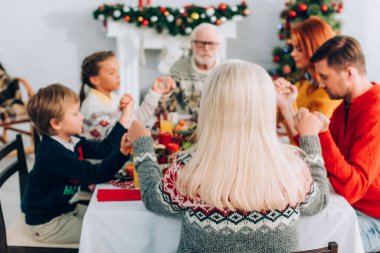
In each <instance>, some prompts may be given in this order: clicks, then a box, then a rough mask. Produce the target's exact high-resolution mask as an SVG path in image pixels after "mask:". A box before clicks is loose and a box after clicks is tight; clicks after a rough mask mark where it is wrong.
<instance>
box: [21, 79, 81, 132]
mask: <svg viewBox="0 0 380 253" xmlns="http://www.w3.org/2000/svg"><path fill="white" fill-rule="evenodd" d="M73 103H79V97H78V95H77V94H76V93H75V92H74V91H72V90H71V89H69V88H67V87H66V86H64V85H62V84H59V83H57V84H51V85H49V86H47V87H45V88H41V89H39V90H38V92H37V93H36V94H35V95H34V96H33V97H32V98H31V99H30V100H29V101H28V104H27V106H26V110H27V112H28V115H29V118H30V119H31V120H32V122H33V125H34V126H35V128H36V129H37V131H38V133H40V134H43V135H47V136H51V135H54V134H55V132H54V130H53V128H52V126H51V124H50V120H52V119H57V120H62V119H63V117H64V114H65V111H66V109H67V106H68V105H70V104H73Z"/></svg>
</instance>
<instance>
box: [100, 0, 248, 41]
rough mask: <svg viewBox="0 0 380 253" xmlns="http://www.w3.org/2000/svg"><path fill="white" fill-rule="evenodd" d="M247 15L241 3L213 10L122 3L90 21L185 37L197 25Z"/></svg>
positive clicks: (103, 6)
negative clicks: (127, 25) (134, 5)
mask: <svg viewBox="0 0 380 253" xmlns="http://www.w3.org/2000/svg"><path fill="white" fill-rule="evenodd" d="M248 15H249V9H248V6H247V3H246V2H245V1H243V2H241V3H240V4H238V5H235V6H230V5H228V4H226V3H221V4H219V5H218V6H217V7H215V6H209V7H202V6H197V5H186V6H184V7H182V8H171V7H164V6H158V7H152V6H147V7H143V8H137V7H129V6H125V5H123V4H115V5H106V4H104V5H101V6H99V7H98V8H97V9H96V10H95V11H94V12H93V17H94V19H96V20H100V21H102V22H103V25H104V26H107V22H108V20H109V19H112V20H113V21H120V22H127V23H130V24H135V25H136V26H137V27H151V28H154V29H156V31H157V32H158V33H162V32H164V31H167V32H168V33H169V34H171V35H173V36H176V35H178V34H180V35H189V34H190V33H191V31H192V30H193V29H194V28H195V27H196V26H197V25H199V24H200V23H211V24H215V25H221V24H223V23H224V22H226V21H227V20H231V19H232V18H234V17H236V16H241V17H245V16H248Z"/></svg>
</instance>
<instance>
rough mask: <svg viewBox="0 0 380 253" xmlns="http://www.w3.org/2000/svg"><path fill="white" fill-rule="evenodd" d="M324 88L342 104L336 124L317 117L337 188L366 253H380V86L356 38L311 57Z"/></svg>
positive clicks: (333, 41)
mask: <svg viewBox="0 0 380 253" xmlns="http://www.w3.org/2000/svg"><path fill="white" fill-rule="evenodd" d="M310 61H311V62H313V63H315V67H316V70H317V73H318V74H319V75H320V77H321V81H320V83H319V85H320V87H322V88H324V89H325V90H326V92H327V93H328V94H329V97H330V98H331V99H343V102H342V104H341V105H340V106H339V107H338V108H337V109H336V110H335V111H334V114H333V116H332V118H331V122H329V120H328V119H327V118H326V117H325V116H324V115H323V114H320V113H315V114H316V115H317V116H318V117H319V118H320V120H321V121H322V122H324V126H325V127H324V128H323V129H322V131H321V133H320V134H319V138H320V141H321V145H322V153H323V158H324V160H325V165H326V169H327V172H328V176H329V179H330V182H331V184H332V186H333V187H334V189H335V191H336V192H337V193H338V194H341V195H342V196H343V197H345V198H346V199H347V201H348V202H349V203H350V204H351V205H352V206H353V207H354V209H355V211H356V213H357V216H358V221H359V227H360V233H361V237H362V239H363V244H364V249H365V251H366V252H373V251H380V85H378V84H376V83H371V82H370V81H369V80H368V78H367V74H366V69H365V58H364V54H363V52H362V49H361V47H360V44H359V43H358V42H357V40H356V39H354V38H352V37H349V36H336V37H334V38H332V39H330V40H328V41H326V42H325V43H324V44H323V45H322V46H321V47H320V48H319V49H318V50H317V51H316V52H315V54H314V55H313V56H312V58H311V59H310Z"/></svg>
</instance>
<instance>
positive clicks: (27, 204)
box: [21, 84, 133, 243]
mask: <svg viewBox="0 0 380 253" xmlns="http://www.w3.org/2000/svg"><path fill="white" fill-rule="evenodd" d="M132 104H133V103H132V101H131V102H130V103H129V104H127V105H126V106H125V107H124V109H123V111H122V115H121V116H120V119H119V121H118V123H116V125H115V126H114V128H113V129H112V131H111V132H110V134H109V135H108V136H107V138H106V139H104V140H103V141H102V142H97V141H88V140H86V139H85V138H83V137H77V136H76V135H78V134H80V133H81V132H82V127H83V116H82V114H81V113H80V110H79V97H78V95H77V94H76V93H75V92H73V91H72V90H70V89H69V88H67V87H65V86H63V85H61V84H52V85H49V86H47V87H46V88H42V89H40V90H39V91H38V93H37V94H36V95H35V96H33V97H32V98H31V99H30V101H29V103H28V105H27V111H28V115H29V117H30V118H31V120H32V121H33V123H34V125H35V127H36V129H37V130H38V132H39V133H40V134H41V135H42V141H41V143H40V144H39V147H38V151H37V155H36V159H35V163H34V167H33V169H32V170H31V172H30V174H29V178H28V183H27V187H26V192H25V195H24V196H23V199H22V203H21V208H22V211H23V212H24V213H25V220H26V223H27V225H28V227H29V228H30V230H31V232H32V237H33V238H34V239H35V240H37V241H42V242H48V243H75V242H79V239H80V232H81V227H82V220H83V215H84V212H85V207H84V206H80V205H78V206H77V205H76V203H73V199H72V197H73V196H74V195H75V193H76V192H77V189H78V186H79V185H88V184H91V183H95V184H96V183H103V182H106V181H108V180H110V179H112V178H113V175H114V174H115V173H116V172H117V171H118V170H119V169H120V168H121V166H122V165H123V164H124V163H125V162H126V161H127V159H128V157H127V156H128V154H129V151H130V146H128V144H127V142H126V135H124V134H125V133H126V126H127V124H128V121H129V119H130V117H131V112H132ZM120 141H121V142H120ZM87 158H94V159H103V161H102V162H101V163H100V164H92V163H90V162H88V161H86V160H84V159H87Z"/></svg>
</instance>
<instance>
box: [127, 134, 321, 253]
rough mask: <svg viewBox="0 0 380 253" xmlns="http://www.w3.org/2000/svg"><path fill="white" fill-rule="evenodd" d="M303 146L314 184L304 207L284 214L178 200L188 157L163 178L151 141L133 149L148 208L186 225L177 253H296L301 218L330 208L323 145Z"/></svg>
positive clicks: (308, 142)
mask: <svg viewBox="0 0 380 253" xmlns="http://www.w3.org/2000/svg"><path fill="white" fill-rule="evenodd" d="M300 146H301V148H302V149H303V150H304V151H305V153H306V157H305V161H306V163H307V164H308V165H309V167H310V169H311V176H312V179H313V181H310V182H309V187H310V190H309V192H308V194H307V196H306V198H305V200H304V201H302V202H300V203H298V204H297V205H296V206H288V207H287V208H286V209H284V210H281V211H280V210H275V211H261V212H258V211H250V212H248V211H244V210H236V211H232V210H220V209H217V208H214V207H211V206H209V205H208V204H207V203H204V202H202V201H201V200H192V199H190V198H188V197H186V196H182V195H181V194H179V192H178V190H177V188H176V180H177V175H178V172H179V171H180V169H181V168H182V167H183V166H184V165H186V163H188V162H189V160H190V159H191V156H190V155H188V154H186V155H182V156H180V157H179V158H178V159H177V162H176V163H174V164H172V166H171V167H170V168H169V170H168V172H167V173H165V174H164V175H163V177H162V176H161V173H160V170H159V167H158V165H157V163H156V160H155V159H156V158H155V155H154V152H153V148H152V139H151V138H149V137H143V138H140V139H139V140H137V141H136V142H135V143H134V150H135V157H136V168H137V171H138V174H139V178H140V187H141V191H142V197H143V201H144V204H145V206H146V207H147V208H148V209H149V210H151V211H153V212H155V213H157V214H161V215H166V216H175V217H178V218H181V219H182V231H181V239H180V244H179V248H178V251H179V252H290V251H295V250H297V246H298V232H297V223H298V221H299V217H300V214H303V215H312V214H315V213H317V212H319V211H320V210H322V209H323V208H324V207H325V206H326V205H327V196H328V184H327V178H326V170H325V169H324V165H323V159H322V156H321V149H320V144H319V140H318V138H317V137H316V136H308V137H303V138H301V140H300Z"/></svg>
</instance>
